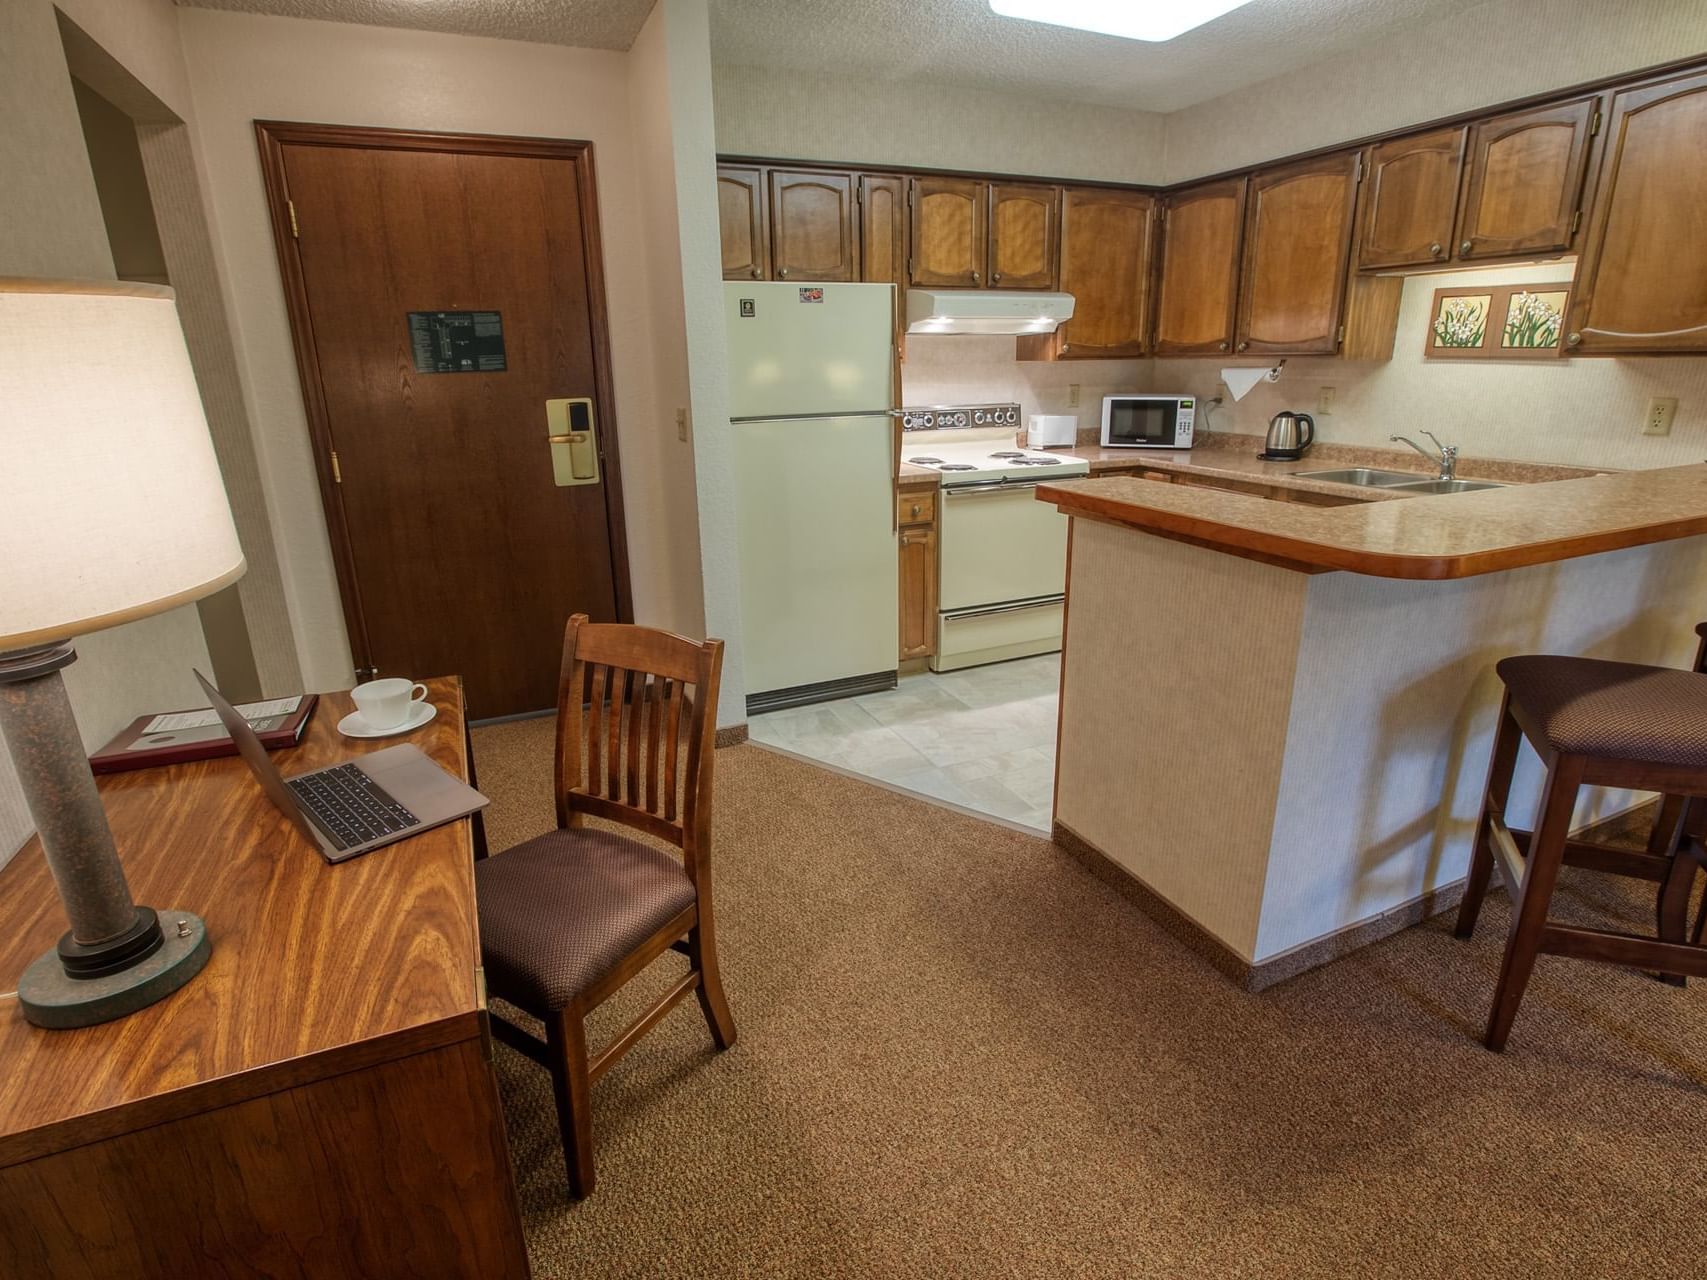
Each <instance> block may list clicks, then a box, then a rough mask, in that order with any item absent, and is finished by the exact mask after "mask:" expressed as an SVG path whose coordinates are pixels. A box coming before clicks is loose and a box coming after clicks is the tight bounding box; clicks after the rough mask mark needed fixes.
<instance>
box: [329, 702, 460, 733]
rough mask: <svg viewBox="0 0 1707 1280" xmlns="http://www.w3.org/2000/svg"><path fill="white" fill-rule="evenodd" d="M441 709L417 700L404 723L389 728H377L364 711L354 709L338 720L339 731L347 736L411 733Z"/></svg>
mask: <svg viewBox="0 0 1707 1280" xmlns="http://www.w3.org/2000/svg"><path fill="white" fill-rule="evenodd" d="M438 713H439V709H438V708H437V707H435V706H434V705H433V704H432V703H430V702H417V703H415V704H414V705H413V706H411V707H410V709H409V714H408V715H407V716H405V717H404V718H403V723H402V724H396V725H392V726H391V728H389V729H375V728H374V727H373V726H372V725H371V724H369V723H368V722H367V721H366V720H365V719H363V718H362V713H361V712H359V711H352V712H350V714H349V715H347V716H345V717H344V718H343V719H342V720H340V721H338V732H339V733H341V734H343V735H344V736H345V737H346V738H389V737H392V736H393V735H394V734H399V733H411V732H413V731H414V730H416V729H419V728H420V727H421V726H422V725H424V724H427V723H428V722H430V721H431V720H432V718H433V717H434V716H436V715H438Z"/></svg>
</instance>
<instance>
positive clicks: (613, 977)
mask: <svg viewBox="0 0 1707 1280" xmlns="http://www.w3.org/2000/svg"><path fill="white" fill-rule="evenodd" d="M722 665H723V642H722V641H721V640H707V641H705V642H704V643H703V644H700V643H696V642H695V641H692V640H687V639H684V638H682V637H681V636H676V635H671V634H669V633H668V632H664V631H656V630H653V629H651V628H649V627H635V626H625V625H618V624H614V623H592V622H588V621H587V618H586V616H585V615H584V614H576V615H575V616H574V617H572V618H570V619H569V626H568V629H567V632H566V634H565V636H564V643H563V671H562V677H561V681H560V683H559V686H558V700H557V776H556V793H557V825H558V829H557V830H556V831H553V832H550V833H549V834H546V835H543V836H539V837H537V838H536V839H533V840H529V841H526V842H524V843H522V844H519V845H517V846H515V847H514V848H512V849H508V850H506V851H505V852H503V853H500V854H495V855H494V856H492V857H489V858H486V859H484V860H482V861H480V862H477V863H475V868H474V877H475V890H476V895H477V899H478V902H479V908H480V948H481V952H482V954H483V957H484V961H485V967H486V985H487V989H488V990H489V991H490V992H491V993H492V994H493V995H496V996H499V997H500V998H502V999H504V1000H506V1001H508V1002H509V1003H511V1004H513V1005H515V1006H516V1007H518V1008H520V1009H524V1010H526V1011H527V1012H528V1013H531V1014H532V1015H533V1016H534V1017H536V1018H538V1019H539V1020H540V1021H541V1022H543V1023H544V1024H545V1033H546V1036H545V1039H544V1041H541V1040H539V1039H538V1038H536V1037H534V1036H532V1035H529V1034H528V1033H527V1032H526V1031H523V1030H522V1029H521V1028H519V1027H517V1026H515V1025H514V1024H512V1023H509V1022H506V1021H504V1020H503V1019H501V1018H498V1017H496V1016H494V1017H493V1018H492V1028H493V1034H495V1035H496V1036H497V1037H498V1039H500V1040H502V1041H503V1042H504V1043H505V1044H507V1045H510V1046H512V1047H513V1048H515V1049H518V1050H519V1051H521V1052H522V1053H524V1054H526V1055H527V1056H528V1057H530V1058H532V1059H533V1060H534V1061H535V1062H537V1063H539V1064H540V1065H542V1066H544V1067H545V1068H546V1069H547V1070H549V1071H550V1072H551V1083H552V1089H553V1092H554V1093H555V1094H556V1098H557V1120H558V1127H559V1129H560V1130H561V1131H562V1134H563V1156H564V1161H565V1163H566V1164H567V1166H568V1172H569V1188H570V1190H571V1191H572V1192H573V1194H574V1195H575V1196H576V1198H582V1197H585V1196H587V1195H590V1194H591V1193H592V1190H593V1180H594V1179H593V1135H592V1119H591V1114H590V1112H589V1094H590V1090H591V1088H592V1085H593V1083H594V1082H595V1081H596V1080H598V1078H599V1077H600V1076H602V1075H603V1074H604V1073H605V1072H606V1071H608V1070H609V1069H610V1068H611V1066H612V1064H614V1063H615V1062H616V1061H617V1059H618V1058H620V1057H622V1055H623V1054H624V1053H626V1052H628V1050H629V1049H631V1048H633V1047H634V1045H635V1043H636V1042H637V1041H638V1040H639V1039H640V1037H641V1036H642V1035H644V1034H645V1033H646V1032H647V1031H649V1030H651V1029H652V1027H653V1026H655V1025H656V1024H657V1022H658V1021H659V1019H661V1018H662V1017H663V1016H664V1015H665V1014H666V1013H668V1012H669V1011H670V1010H671V1009H672V1008H674V1007H675V1005H676V1003H677V1002H678V1001H679V1000H681V999H682V997H683V996H685V995H687V993H688V992H690V991H692V992H694V993H695V994H696V995H697V996H698V997H699V1006H700V1009H701V1011H702V1012H703V1013H704V1014H705V1021H706V1025H707V1026H709V1027H710V1028H711V1038H712V1040H713V1041H715V1042H716V1045H717V1047H718V1048H719V1049H727V1048H728V1047H729V1046H730V1045H732V1044H734V1043H735V1022H734V1019H733V1018H731V1017H730V1015H729V1005H728V1002H727V1001H726V1000H725V999H724V996H723V984H722V981H721V979H720V978H719V976H718V969H717V944H716V941H715V938H714V936H713V932H712V914H711V799H712V791H711V774H712V755H713V750H712V749H713V741H712V739H713V735H714V733H715V731H716V727H715V721H714V716H715V712H716V707H717V685H718V679H719V676H720V674H721V670H722ZM684 712H685V717H686V720H687V731H686V733H685V734H684V733H683V732H682V721H683V718H684ZM684 754H685V761H684V760H683V755H684ZM589 817H592V818H603V819H608V820H609V821H611V822H615V823H619V824H621V825H623V826H627V827H629V828H632V829H633V830H636V831H641V832H644V833H646V834H648V835H651V836H656V837H658V838H659V839H661V840H665V841H668V842H669V843H671V844H673V845H675V846H677V847H678V848H679V849H680V850H681V852H682V857H681V861H680V862H678V861H677V860H676V859H675V858H673V857H672V856H670V855H669V854H667V853H665V852H663V851H661V850H658V849H655V848H653V847H652V846H650V845H646V844H642V843H640V842H639V841H636V840H631V839H628V838H627V837H625V836H620V835H617V834H615V833H613V832H610V831H606V830H601V829H594V828H591V827H588V826H587V825H586V819H587V818H589ZM672 949H673V950H676V951H679V952H681V953H682V954H684V955H686V956H687V958H688V962H689V969H688V972H687V973H686V974H685V975H684V976H683V977H682V978H681V980H680V981H678V982H676V983H675V984H673V985H672V986H671V987H670V989H669V990H668V991H667V992H665V994H664V996H663V997H662V998H661V999H660V1000H658V1002H657V1003H656V1004H654V1005H652V1007H651V1008H649V1009H647V1010H646V1012H645V1013H643V1014H641V1015H640V1016H639V1017H638V1018H636V1019H635V1020H634V1021H633V1022H632V1023H630V1024H629V1025H628V1027H627V1028H625V1029H624V1030H623V1031H622V1032H621V1033H620V1034H619V1035H618V1036H617V1037H616V1038H615V1039H614V1040H612V1041H611V1043H610V1044H609V1045H608V1046H607V1047H606V1048H605V1049H603V1050H602V1051H601V1052H600V1053H599V1054H597V1055H596V1056H593V1057H589V1055H588V1052H587V1036H586V1026H585V1019H586V1016H587V1014H588V1013H589V1012H590V1011H591V1010H592V1009H594V1008H596V1007H597V1006H598V1005H600V1004H601V1003H603V1002H604V1001H605V1000H606V999H607V998H608V997H609V996H610V995H611V994H612V993H614V992H615V991H616V990H617V989H618V988H620V987H621V986H623V984H625V983H626V982H627V981H628V980H629V979H630V978H632V977H634V976H635V975H636V974H637V973H639V972H640V971H641V970H642V969H644V968H646V966H647V965H649V964H651V963H652V961H654V960H656V959H657V958H658V957H659V956H661V955H663V954H664V953H665V952H666V951H670V950H672Z"/></svg>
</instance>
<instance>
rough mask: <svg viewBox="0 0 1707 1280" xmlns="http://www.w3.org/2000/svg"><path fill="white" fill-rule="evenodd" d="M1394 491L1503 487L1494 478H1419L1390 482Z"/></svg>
mask: <svg viewBox="0 0 1707 1280" xmlns="http://www.w3.org/2000/svg"><path fill="white" fill-rule="evenodd" d="M1382 487H1383V488H1386V489H1391V490H1392V491H1393V492H1394V493H1473V492H1475V491H1476V490H1477V489H1503V488H1505V487H1506V486H1505V485H1503V484H1495V483H1494V482H1493V481H1492V480H1419V481H1417V482H1416V483H1414V484H1389V485H1383V486H1382Z"/></svg>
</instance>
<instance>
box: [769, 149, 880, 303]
mask: <svg viewBox="0 0 1707 1280" xmlns="http://www.w3.org/2000/svg"><path fill="white" fill-rule="evenodd" d="M770 221H771V276H772V278H773V279H776V280H858V279H859V249H858V241H857V240H856V238H855V230H854V175H853V174H851V173H845V172H844V173H835V172H817V171H812V170H792V169H772V170H771V171H770Z"/></svg>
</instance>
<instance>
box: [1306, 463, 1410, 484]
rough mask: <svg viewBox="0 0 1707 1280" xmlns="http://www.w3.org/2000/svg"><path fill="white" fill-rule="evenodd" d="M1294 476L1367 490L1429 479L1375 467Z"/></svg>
mask: <svg viewBox="0 0 1707 1280" xmlns="http://www.w3.org/2000/svg"><path fill="white" fill-rule="evenodd" d="M1292 475H1293V478H1294V479H1298V480H1327V481H1330V482H1331V483H1333V484H1356V485H1362V486H1363V487H1364V488H1366V489H1386V488H1390V487H1392V486H1394V485H1401V484H1409V483H1411V482H1413V481H1417V480H1425V481H1426V480H1427V479H1428V477H1427V476H1421V475H1418V474H1417V473H1416V472H1415V471H1382V470H1379V469H1378V468H1375V467H1347V468H1345V469H1344V470H1343V471H1294V472H1293V473H1292Z"/></svg>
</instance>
